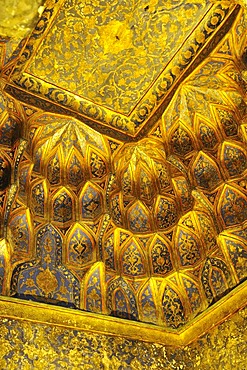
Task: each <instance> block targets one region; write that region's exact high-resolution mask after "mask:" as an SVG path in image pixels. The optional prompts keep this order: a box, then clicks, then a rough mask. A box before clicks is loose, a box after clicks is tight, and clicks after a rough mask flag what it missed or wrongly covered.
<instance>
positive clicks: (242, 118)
mask: <svg viewBox="0 0 247 370" xmlns="http://www.w3.org/2000/svg"><path fill="white" fill-rule="evenodd" d="M46 5H47V6H46V9H45V10H44V12H43V14H42V16H41V17H40V19H39V22H38V23H37V26H36V27H35V29H34V30H33V32H32V33H31V34H30V35H29V37H28V38H25V39H24V40H23V41H22V42H21V44H20V45H19V47H17V49H16V51H15V52H14V53H13V55H12V56H10V55H8V47H9V42H10V40H9V39H8V38H6V39H2V41H1V50H2V53H1V57H2V61H1V62H2V73H1V82H2V86H3V89H2V90H3V93H2V95H1V99H2V100H1V102H0V104H1V106H0V109H1V115H0V206H1V210H2V212H1V214H2V217H1V237H2V239H1V246H0V252H1V266H0V276H1V280H0V282H1V294H2V295H5V296H10V297H15V298H21V299H31V300H34V301H38V302H46V303H51V304H56V305H62V306H66V307H71V308H77V309H80V310H84V311H89V312H93V313H99V314H104V315H111V316H115V317H119V318H125V319H129V320H130V323H133V322H134V321H141V322H145V323H152V324H155V325H156V326H157V327H161V328H164V329H166V330H168V331H171V330H173V329H174V330H180V329H181V327H183V325H185V324H188V323H191V322H192V320H193V319H194V318H195V317H197V316H198V315H199V314H200V313H202V312H206V313H207V309H208V307H209V306H211V305H212V304H215V302H216V301H218V300H219V299H222V297H223V296H225V295H226V294H227V293H229V292H230V291H232V290H233V291H234V289H235V290H236V289H239V287H238V288H236V287H237V286H238V285H241V284H244V283H243V281H244V279H245V277H246V257H247V250H246V249H247V177H246V176H247V145H246V142H247V134H246V132H247V122H246V103H245V94H246V81H245V70H246V63H247V52H246V17H245V16H244V12H243V9H242V8H241V7H240V6H239V5H237V4H235V3H233V2H229V1H214V2H213V4H212V2H210V1H207V0H202V1H199V0H190V1H189V0H181V1H179V0H176V1H175V0H169V1H166V2H164V1H161V0H160V1H159V0H152V1H151V0H145V1H138V0H122V1H116V0H115V1H114V0H111V1H107V2H105V1H100V0H99V1H86V0H83V1H82V0H81V1H80V0H59V1H58V0H53V1H48V2H47V4H46ZM236 295H237V294H236ZM242 297H245V296H244V294H243V295H242ZM240 301H241V300H240V299H239V298H238V299H236V302H238V305H243V303H244V302H243V301H241V303H240ZM231 304H232V303H231ZM232 305H233V304H232ZM217 307H220V305H218V306H217ZM236 309H237V307H236ZM205 317H206V316H205Z"/></svg>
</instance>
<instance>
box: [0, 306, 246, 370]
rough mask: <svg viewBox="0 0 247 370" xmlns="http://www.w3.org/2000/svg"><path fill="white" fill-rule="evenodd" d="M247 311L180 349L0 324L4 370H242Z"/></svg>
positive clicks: (11, 322)
mask: <svg viewBox="0 0 247 370" xmlns="http://www.w3.org/2000/svg"><path fill="white" fill-rule="evenodd" d="M246 343H247V308H245V309H242V310H240V311H239V312H238V313H236V314H235V315H234V316H232V317H231V318H230V319H229V320H226V321H225V322H224V323H222V324H221V325H219V326H218V327H215V328H214V329H212V330H211V331H210V332H209V333H207V334H205V335H203V336H202V337H201V338H200V339H198V340H196V341H195V342H193V343H191V344H190V345H188V346H186V347H184V348H177V347H170V346H162V345H160V344H155V343H153V344H150V343H145V342H141V341H137V340H130V339H125V338H121V337H111V336H106V335H100V334H92V333H86V332H83V331H78V330H72V329H68V328H63V327H59V326H52V325H48V324H36V323H33V322H28V321H25V320H16V319H7V318H1V320H0V368H1V369H2V370H29V369H30V370H33V369H35V370H48V369H49V370H58V369H66V370H77V369H83V370H91V369H92V370H98V369H104V370H132V369H133V370H145V369H150V370H154V369H157V370H162V369H166V370H180V369H181V370H192V369H197V370H214V369H215V370H230V369H231V370H245V369H246V351H247V344H246Z"/></svg>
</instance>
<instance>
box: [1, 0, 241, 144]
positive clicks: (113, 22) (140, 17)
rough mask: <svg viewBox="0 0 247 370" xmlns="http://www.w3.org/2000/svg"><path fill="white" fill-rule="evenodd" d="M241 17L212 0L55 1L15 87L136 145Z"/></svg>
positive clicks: (25, 54) (48, 106)
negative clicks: (179, 85) (177, 90)
mask: <svg viewBox="0 0 247 370" xmlns="http://www.w3.org/2000/svg"><path fill="white" fill-rule="evenodd" d="M237 10H238V9H237V7H236V6H234V5H232V6H231V5H229V3H228V5H224V4H218V5H212V3H211V2H210V1H209V0H193V1H191V0H168V1H163V0H109V1H104V0H96V1H89V0H59V1H58V0H53V1H52V2H51V3H50V5H49V6H48V7H47V8H46V10H45V11H44V13H43V15H42V17H41V18H40V20H39V22H38V24H37V26H36V28H35V29H34V31H33V33H32V34H31V36H30V38H29V40H28V42H27V44H26V46H25V48H24V50H23V52H22V54H21V56H20V59H19V62H18V63H17V65H16V66H15V68H14V70H13V72H12V75H11V77H10V80H9V82H10V84H11V85H13V86H15V87H16V88H17V87H19V88H21V89H22V90H24V91H25V92H26V93H22V94H21V95H22V100H24V101H26V102H29V103H30V102H31V103H32V104H33V105H37V104H39V106H40V100H39V102H36V99H35V98H34V97H38V98H39V99H40V98H43V106H42V108H44V109H45V110H50V111H54V112H57V113H67V114H73V115H74V116H76V117H77V118H79V119H80V120H83V121H84V122H85V123H88V124H90V126H91V127H93V128H95V129H97V130H101V131H102V132H104V133H107V134H108V135H112V136H117V137H119V138H121V139H125V138H126V139H128V140H129V139H131V138H132V139H135V138H137V137H140V136H143V135H144V134H145V132H146V131H147V130H148V129H149V128H150V127H151V126H152V123H153V122H154V121H156V120H157V118H158V117H159V116H160V115H161V114H162V112H163V111H164V110H165V108H166V106H167V105H168V103H169V101H170V100H171V98H172V95H173V92H174V91H175V89H176V86H177V84H178V83H179V82H181V80H183V79H184V78H185V77H186V76H187V75H188V74H189V73H190V71H191V70H192V69H193V68H194V67H195V66H196V65H197V64H198V63H200V61H201V60H202V58H204V57H205V54H208V53H209V52H210V51H211V50H212V49H213V48H214V46H215V45H216V44H217V42H218V41H219V37H220V38H221V37H222V36H223V35H224V34H225V33H226V32H227V30H228V29H229V27H230V25H231V23H232V21H231V20H233V19H234V16H235V15H236V12H237ZM214 40H215V41H214ZM209 41H210V47H207V48H205V47H206V46H207V45H208V44H209ZM13 90H15V92H14V91H13ZM7 91H8V92H10V93H11V92H12V95H14V94H16V93H17V90H16V89H13V87H11V86H9V87H7ZM30 94H31V95H32V98H30ZM18 98H19V96H18ZM30 99H31V101H30ZM37 100H38V99H37ZM51 103H52V104H51ZM53 103H55V105H54V104H53Z"/></svg>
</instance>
